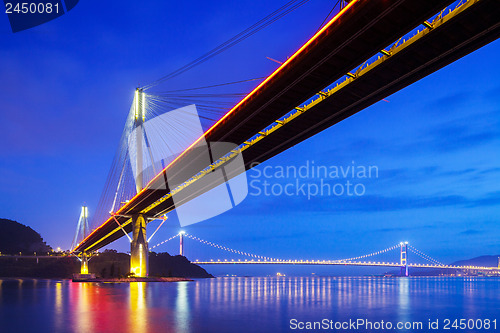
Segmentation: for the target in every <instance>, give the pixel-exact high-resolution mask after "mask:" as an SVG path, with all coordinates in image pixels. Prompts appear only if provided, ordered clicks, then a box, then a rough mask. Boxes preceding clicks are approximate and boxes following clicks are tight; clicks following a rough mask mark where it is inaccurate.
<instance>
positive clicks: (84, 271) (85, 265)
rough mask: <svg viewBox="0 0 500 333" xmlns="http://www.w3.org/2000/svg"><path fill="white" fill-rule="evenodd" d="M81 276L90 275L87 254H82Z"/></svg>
mask: <svg viewBox="0 0 500 333" xmlns="http://www.w3.org/2000/svg"><path fill="white" fill-rule="evenodd" d="M80 274H89V258H88V257H87V253H85V252H83V253H82V261H81V266H80Z"/></svg>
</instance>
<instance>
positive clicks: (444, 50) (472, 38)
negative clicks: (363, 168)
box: [75, 0, 500, 251]
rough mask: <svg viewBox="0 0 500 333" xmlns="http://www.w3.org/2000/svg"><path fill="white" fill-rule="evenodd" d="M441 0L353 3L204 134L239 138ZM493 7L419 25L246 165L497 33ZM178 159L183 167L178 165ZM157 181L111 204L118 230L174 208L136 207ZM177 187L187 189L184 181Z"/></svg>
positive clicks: (479, 6) (492, 1) (158, 193)
mask: <svg viewBox="0 0 500 333" xmlns="http://www.w3.org/2000/svg"><path fill="white" fill-rule="evenodd" d="M449 3H450V1H416V0H400V1H383V0H380V1H361V2H356V3H353V4H352V8H350V9H349V10H348V11H346V12H345V13H344V14H343V15H342V16H341V17H340V19H339V20H338V21H337V22H334V24H332V25H331V26H330V27H329V28H328V29H326V30H325V31H324V32H323V34H324V35H321V36H320V37H318V38H317V39H315V40H314V41H313V42H312V43H310V44H309V45H307V46H306V47H305V48H304V50H303V51H302V52H301V53H299V54H298V55H297V56H296V57H294V58H292V59H291V60H290V62H289V64H287V65H286V66H284V67H283V68H282V69H281V70H280V71H279V72H277V74H275V75H274V76H271V78H270V79H268V81H267V82H266V83H265V84H264V85H263V86H262V87H261V88H260V89H258V90H256V92H255V93H253V94H252V95H251V97H249V98H248V99H246V100H245V102H243V103H241V104H240V105H239V106H238V107H237V108H236V109H235V110H234V111H233V112H232V113H231V115H230V116H228V117H227V118H226V119H225V120H224V121H222V122H221V123H219V124H218V125H217V126H216V127H215V128H214V129H213V130H212V131H210V132H208V133H206V135H205V139H206V141H208V142H216V141H226V142H232V143H236V144H242V143H243V142H245V140H247V139H248V138H250V137H252V136H254V135H255V134H257V133H258V132H259V131H260V130H262V129H264V128H266V127H267V126H269V125H270V124H272V123H273V122H274V121H275V120H276V119H278V118H280V117H282V116H283V115H285V114H286V113H287V112H289V111H290V110H293V109H294V108H295V107H297V106H298V105H299V104H300V103H302V102H303V101H304V100H307V99H309V98H310V97H312V96H313V95H314V94H316V93H318V92H319V91H320V90H321V89H324V88H325V87H326V86H328V85H329V84H330V83H331V82H334V81H336V80H337V79H339V78H341V77H342V76H343V75H345V74H346V73H347V72H349V71H350V70H352V69H353V68H354V67H356V66H359V65H360V64H361V63H362V62H363V61H365V60H366V59H368V58H370V57H371V56H372V55H374V54H376V53H377V52H379V51H380V50H381V49H382V48H384V47H386V46H387V45H389V44H390V43H393V42H394V41H395V40H397V38H398V37H400V36H402V35H404V34H405V33H407V32H408V31H410V30H411V29H412V28H414V27H416V26H417V25H418V24H421V23H422V22H423V21H424V20H426V19H428V18H429V17H430V16H432V15H433V14H435V13H437V12H438V11H439V10H440V9H442V8H443V7H445V6H446V5H448V4H449ZM499 7H500V5H499V3H498V1H496V0H480V1H479V0H478V1H469V3H468V6H467V7H464V8H465V9H464V10H463V11H461V12H460V13H458V14H457V15H454V16H453V17H452V18H449V19H447V20H446V21H443V22H441V25H439V26H436V27H434V28H432V29H426V30H424V32H422V33H421V34H422V35H420V36H419V38H418V39H415V40H414V41H412V42H408V43H406V44H403V45H404V47H401V48H400V49H397V50H395V51H397V52H394V53H393V54H392V55H390V56H384V57H382V58H381V59H379V60H378V61H376V62H375V63H374V64H373V65H371V66H369V67H368V68H366V69H364V70H363V71H360V73H359V74H357V75H356V77H355V78H353V79H350V80H349V81H347V82H346V84H344V85H340V86H339V88H338V89H333V90H332V91H331V92H330V93H329V95H328V97H327V98H325V99H324V100H323V101H321V103H318V104H317V105H315V106H314V107H312V108H311V109H310V110H308V111H307V112H304V113H303V114H302V115H300V121H293V120H292V121H291V122H290V124H288V125H286V126H284V127H283V129H280V130H278V131H275V132H274V133H272V135H269V136H268V137H266V138H265V139H263V140H260V141H259V142H257V143H255V144H253V145H251V146H250V147H248V148H247V149H245V150H244V151H243V152H242V154H243V158H244V162H245V166H246V168H247V169H248V168H250V166H251V165H252V164H253V163H255V162H263V161H265V160H267V159H269V158H271V157H273V156H275V155H277V154H279V153H280V152H282V151H284V150H286V149H288V148H290V147H292V146H293V145H295V144H297V143H299V142H301V141H303V140H305V139H306V138H308V137H310V136H313V135H314V134H316V133H318V132H320V131H322V130H324V129H326V128H328V127H330V126H332V125H334V124H336V123H338V122H340V121H342V120H343V119H345V118H347V117H349V116H351V115H353V114H355V113H357V112H359V111H361V110H362V109H364V108H366V107H368V106H370V105H371V104H373V103H375V102H377V101H379V100H380V99H382V98H384V97H386V96H388V95H390V94H392V93H394V92H396V91H398V90H400V89H402V88H404V87H406V86H408V85H410V84H412V83H413V82H415V81H417V80H419V79H421V78H422V77H425V76H427V75H429V74H430V73H432V72H434V71H436V70H438V69H440V68H442V67H444V66H446V65H447V64H449V63H451V62H453V61H455V60H457V59H459V58H460V57H462V56H464V55H466V54H468V53H470V52H472V51H474V50H476V49H478V48H480V47H481V46H483V45H485V44H487V43H489V42H491V41H493V40H495V39H497V38H498V37H499V36H500V27H499V20H500V8H499ZM368 28H369V29H368ZM292 124H293V126H292ZM215 157H218V156H215ZM185 161H189V163H186V162H185ZM197 161H198V159H197V156H196V151H195V150H192V151H187V152H185V154H184V155H183V156H182V158H181V159H179V160H178V161H177V162H176V163H174V164H173V165H172V166H171V167H170V168H171V169H172V170H173V172H172V170H170V171H169V181H172V179H171V178H170V177H171V176H172V175H174V177H178V179H176V181H175V183H180V182H182V181H185V180H187V179H189V178H190V177H191V176H193V175H194V174H195V173H196V172H194V171H193V170H198V171H199V170H201V169H202V168H204V167H206V166H205V165H204V166H202V167H200V165H197V164H199V163H197ZM186 165H189V166H191V167H190V168H186ZM176 167H177V171H176ZM186 170H187V171H186ZM228 176H229V177H234V176H236V174H228ZM165 180H166V176H165V171H163V172H162V173H161V176H159V177H157V178H155V180H154V181H153V182H152V184H150V187H149V188H146V189H145V190H144V191H143V192H141V193H140V194H139V195H137V196H136V197H134V198H132V200H131V201H130V202H129V203H127V204H126V205H125V206H123V207H122V208H121V209H120V210H119V212H118V214H119V215H117V216H116V218H117V219H118V221H119V222H120V224H121V225H122V227H123V229H124V231H125V232H130V231H132V223H131V221H132V220H131V216H132V215H134V214H137V213H140V212H142V213H145V214H146V215H148V216H159V215H161V214H164V213H166V212H168V211H171V210H173V209H175V205H174V204H173V201H172V199H171V198H167V199H166V200H164V201H163V202H162V203H161V204H159V205H157V206H156V207H154V208H152V209H150V210H149V211H148V212H145V211H144V210H145V209H146V208H147V207H148V206H149V205H151V204H152V203H153V202H155V201H157V200H158V199H160V198H162V197H163V196H165V195H166V194H167V193H169V191H170V189H169V188H168V184H166V182H165ZM216 185H218V183H213V184H209V185H207V186H206V188H205V189H203V190H201V191H200V190H197V192H193V193H190V194H189V195H186V196H185V197H186V198H193V197H196V196H198V195H200V194H201V193H203V192H206V191H207V190H209V189H210V188H213V187H214V186H216ZM183 191H189V186H188V187H186V188H185V189H183ZM123 235H124V234H123V232H122V231H121V230H120V227H119V226H118V225H117V223H116V222H115V221H114V220H113V219H112V218H110V219H109V220H108V221H106V222H105V223H104V224H103V225H102V226H101V227H99V228H98V229H96V230H94V232H93V233H92V234H91V235H90V236H89V237H88V238H87V239H86V240H85V241H84V242H82V243H81V244H79V245H78V246H77V248H75V251H83V250H85V251H92V250H96V249H98V248H101V247H103V246H105V245H107V244H109V243H111V242H112V241H114V240H116V239H118V238H120V237H122V236H123Z"/></svg>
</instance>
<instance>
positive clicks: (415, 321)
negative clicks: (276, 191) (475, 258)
mask: <svg viewBox="0 0 500 333" xmlns="http://www.w3.org/2000/svg"><path fill="white" fill-rule="evenodd" d="M461 319H462V321H460V320H461ZM429 320H430V322H431V323H433V325H434V328H435V327H436V325H435V324H437V325H438V327H437V329H429ZM447 320H449V323H448V327H449V329H445V326H446V323H447V322H448V321H447ZM455 320H457V321H456V322H455ZM495 320H496V322H495ZM498 320H500V280H499V279H494V278H439V277H436V278H417V277H414V278H412V277H410V278H369V277H359V278H357V277H303V278H302V277H280V278H272V277H262V278H259V277H238V278H217V279H203V280H196V281H194V282H178V283H130V284H126V283H123V284H112V283H72V282H71V281H68V280H33V279H19V280H16V279H3V280H0V332H2V333H3V332H8V333H10V332H12V333H18V332H51V333H54V332H85V333H86V332H123V333H127V332H130V333H132V332H134V333H142V332H154V333H161V332H288V331H290V332H310V331H312V330H307V329H306V328H316V331H322V332H375V331H376V332H389V331H393V332H399V331H401V332H431V331H432V332H499V331H500V328H499V327H498V324H500V322H498ZM382 321H383V324H382ZM353 322H355V323H357V324H359V326H353ZM363 322H364V324H362V323H363ZM419 323H421V325H422V326H421V327H420V326H419ZM488 323H489V325H488ZM389 324H390V325H391V327H388V325H389ZM454 324H455V325H454ZM464 324H465V325H466V327H465V328H464V326H463V325H464ZM309 325H311V326H309ZM347 325H349V326H347ZM370 325H371V326H370ZM397 325H403V326H400V327H404V326H405V325H406V328H407V329H398V328H397ZM409 325H411V328H410V326H409ZM495 325H497V326H496V329H495ZM453 326H455V327H453ZM479 326H481V327H482V328H479ZM377 327H378V329H377ZM486 327H489V329H486ZM301 328H303V329H301Z"/></svg>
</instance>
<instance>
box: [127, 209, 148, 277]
mask: <svg viewBox="0 0 500 333" xmlns="http://www.w3.org/2000/svg"><path fill="white" fill-rule="evenodd" d="M132 225H133V229H132V243H130V273H132V274H134V276H136V277H147V276H148V273H149V257H148V255H149V248H148V241H147V238H146V219H145V218H144V215H142V214H136V215H134V216H132Z"/></svg>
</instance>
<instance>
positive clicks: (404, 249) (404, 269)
mask: <svg viewBox="0 0 500 333" xmlns="http://www.w3.org/2000/svg"><path fill="white" fill-rule="evenodd" d="M399 245H400V246H401V261H400V263H401V276H408V275H410V274H409V272H408V242H401V243H399Z"/></svg>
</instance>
